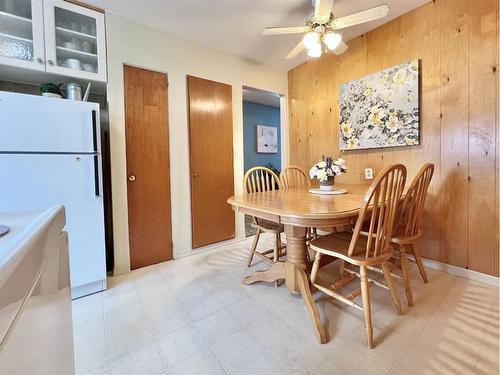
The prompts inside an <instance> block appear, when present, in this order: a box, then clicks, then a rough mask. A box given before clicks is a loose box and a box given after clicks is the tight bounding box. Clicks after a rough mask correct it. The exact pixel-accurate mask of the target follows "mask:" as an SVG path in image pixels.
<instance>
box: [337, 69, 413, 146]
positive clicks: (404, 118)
mask: <svg viewBox="0 0 500 375" xmlns="http://www.w3.org/2000/svg"><path fill="white" fill-rule="evenodd" d="M419 80H420V67H419V61H418V60H411V61H408V62H406V63H404V64H400V65H396V66H393V67H391V68H387V69H384V70H382V71H380V72H377V73H373V74H370V75H368V76H366V77H363V78H361V79H357V80H354V81H349V82H346V83H344V84H342V85H341V86H340V117H339V119H340V124H339V125H340V126H339V132H340V136H339V139H340V149H341V150H353V149H367V148H380V147H397V146H412V145H418V144H420V103H419V102H420V100H419V99H420V96H419V95H420V93H419V90H420V82H419Z"/></svg>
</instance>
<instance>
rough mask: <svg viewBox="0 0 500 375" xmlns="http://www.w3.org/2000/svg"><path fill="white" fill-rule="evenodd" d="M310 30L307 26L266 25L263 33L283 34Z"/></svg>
mask: <svg viewBox="0 0 500 375" xmlns="http://www.w3.org/2000/svg"><path fill="white" fill-rule="evenodd" d="M307 31H309V27H307V26H294V27H266V28H265V29H264V30H262V34H263V35H281V34H297V33H305V32H307Z"/></svg>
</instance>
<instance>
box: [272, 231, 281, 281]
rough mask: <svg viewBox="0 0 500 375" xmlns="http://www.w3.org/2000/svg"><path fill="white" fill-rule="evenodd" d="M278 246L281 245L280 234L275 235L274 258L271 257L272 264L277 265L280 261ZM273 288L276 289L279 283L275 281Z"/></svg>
mask: <svg viewBox="0 0 500 375" xmlns="http://www.w3.org/2000/svg"><path fill="white" fill-rule="evenodd" d="M280 245H281V235H280V233H276V237H275V242H274V256H273V261H274V263H277V262H279V260H280ZM274 286H275V287H276V288H277V287H279V286H280V281H279V280H276V281H275V282H274Z"/></svg>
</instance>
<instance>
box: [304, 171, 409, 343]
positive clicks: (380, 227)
mask: <svg viewBox="0 0 500 375" xmlns="http://www.w3.org/2000/svg"><path fill="white" fill-rule="evenodd" d="M405 182H406V168H405V166H404V165H402V164H393V165H389V166H387V167H385V168H384V169H383V170H382V171H381V172H380V173H379V174H378V175H377V177H376V178H375V180H374V181H373V183H372V184H371V186H370V188H369V189H368V191H367V192H366V195H365V198H364V202H363V205H362V206H361V210H360V213H359V216H358V219H357V221H356V225H355V227H354V230H353V232H352V233H345V232H344V233H332V234H329V235H327V236H323V237H319V238H318V239H316V240H313V241H311V245H310V246H311V249H313V250H314V251H315V252H316V255H315V258H314V264H313V267H312V271H311V282H312V284H313V285H314V286H315V287H316V288H318V289H319V290H321V291H323V292H324V293H326V294H328V295H329V296H331V297H333V298H335V299H337V300H339V301H340V302H343V303H345V304H347V305H349V306H352V307H355V308H357V309H359V310H362V311H363V312H364V317H365V330H366V337H367V342H368V347H369V348H372V347H373V328H372V321H371V302H370V287H371V286H372V285H376V286H380V287H382V288H385V289H387V290H389V293H390V294H391V297H392V301H393V304H394V307H395V309H396V311H397V312H398V314H402V313H403V310H402V308H401V303H400V301H399V298H398V295H397V293H396V290H395V288H394V283H393V280H392V276H391V272H390V270H389V267H388V265H387V261H388V260H389V259H390V258H391V257H392V255H393V249H392V246H391V243H390V241H391V236H392V229H393V224H394V219H395V217H396V213H397V209H398V203H399V201H400V199H401V195H402V193H403V189H404V186H405ZM365 219H368V221H369V230H368V235H367V236H363V235H362V234H361V231H362V228H363V223H364V221H365ZM323 255H326V256H330V257H334V258H337V259H340V260H342V261H344V262H346V263H349V264H351V265H353V266H355V267H359V272H356V271H354V270H351V269H349V268H345V269H344V270H345V272H346V276H345V277H343V278H341V279H340V280H339V281H337V282H335V283H333V284H332V285H330V286H328V287H326V286H323V285H320V284H319V283H317V282H316V279H317V274H318V269H319V265H320V261H321V257H322V256H323ZM377 265H379V266H381V267H382V270H383V273H384V277H385V281H386V283H387V284H383V283H381V282H379V281H377V280H374V279H371V278H369V277H368V268H367V267H369V266H377ZM355 277H358V278H359V279H360V281H361V285H360V288H358V289H356V290H354V291H352V292H351V293H349V294H348V295H347V296H343V295H341V294H339V293H337V292H335V290H337V289H340V288H341V287H343V286H345V285H347V284H348V283H349V282H351V281H352V280H354V278H355ZM360 294H361V298H362V301H363V302H362V305H363V306H360V305H358V304H357V303H355V302H354V301H353V299H354V298H356V297H357V296H359V295H360Z"/></svg>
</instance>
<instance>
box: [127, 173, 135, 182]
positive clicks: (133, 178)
mask: <svg viewBox="0 0 500 375" xmlns="http://www.w3.org/2000/svg"><path fill="white" fill-rule="evenodd" d="M128 180H129V181H130V182H134V181H135V175H133V174H131V175H130V176H128Z"/></svg>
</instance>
